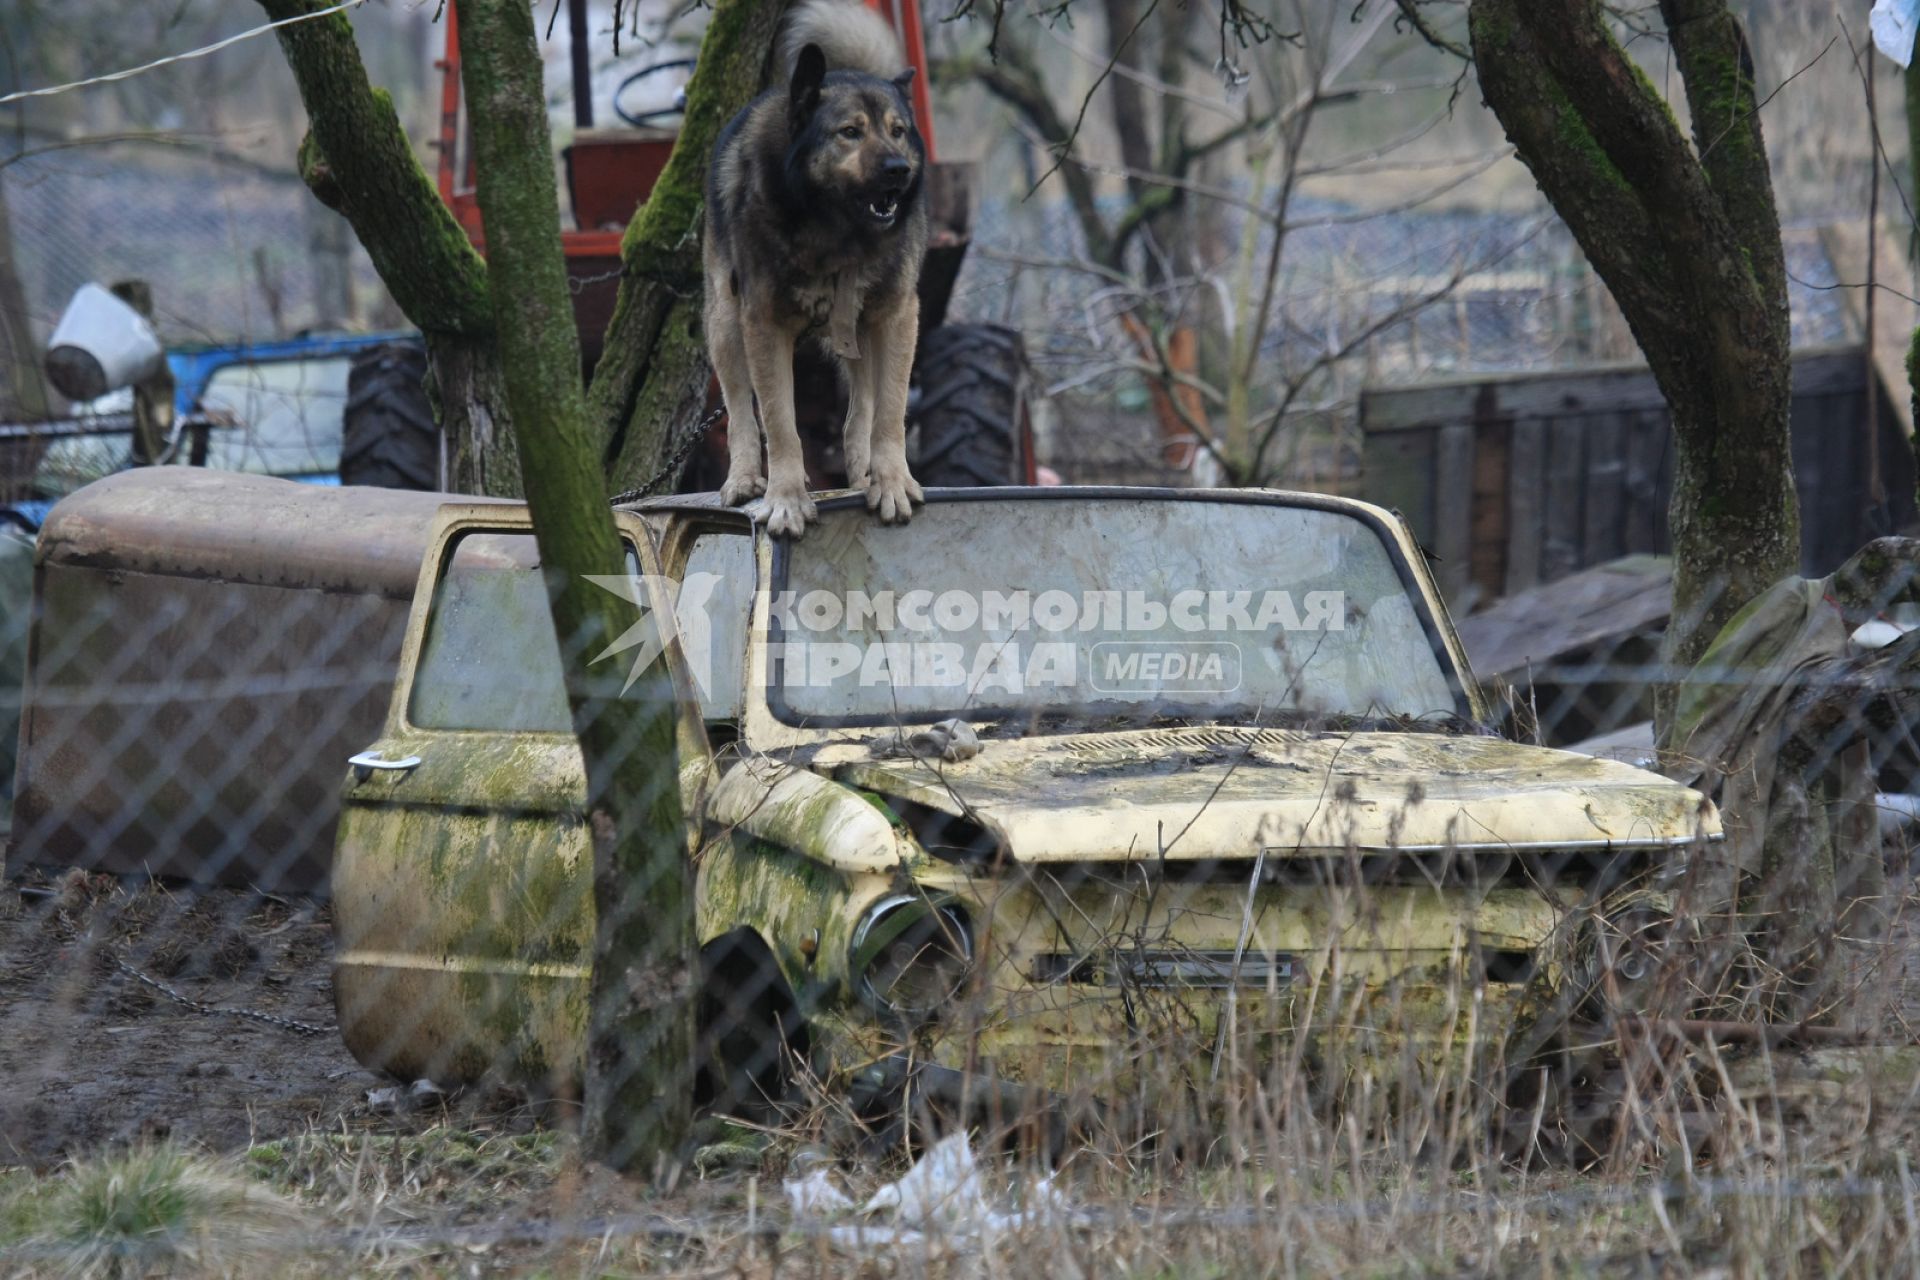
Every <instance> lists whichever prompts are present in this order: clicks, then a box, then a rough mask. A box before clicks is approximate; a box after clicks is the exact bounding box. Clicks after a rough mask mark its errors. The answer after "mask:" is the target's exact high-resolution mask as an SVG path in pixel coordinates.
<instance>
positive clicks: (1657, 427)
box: [1625, 411, 1673, 555]
mask: <svg viewBox="0 0 1920 1280" xmlns="http://www.w3.org/2000/svg"><path fill="white" fill-rule="evenodd" d="M1672 447H1673V424H1672V421H1671V420H1670V419H1669V418H1668V416H1667V415H1666V413H1664V412H1660V413H1655V412H1651V411H1644V412H1641V413H1636V414H1634V415H1633V416H1632V417H1631V418H1630V419H1629V421H1628V426H1627V474H1626V484H1625V494H1626V508H1627V509H1626V522H1625V523H1626V551H1627V553H1628V554H1629V555H1631V554H1635V553H1640V552H1661V551H1665V550H1667V549H1668V548H1667V540H1666V512H1667V503H1668V502H1669V501H1670V500H1671V498H1672V490H1671V489H1669V488H1668V486H1667V484H1666V482H1665V479H1664V477H1663V476H1662V467H1663V465H1664V464H1665V462H1666V455H1667V453H1668V452H1669V451H1670V450H1671V449H1672Z"/></svg>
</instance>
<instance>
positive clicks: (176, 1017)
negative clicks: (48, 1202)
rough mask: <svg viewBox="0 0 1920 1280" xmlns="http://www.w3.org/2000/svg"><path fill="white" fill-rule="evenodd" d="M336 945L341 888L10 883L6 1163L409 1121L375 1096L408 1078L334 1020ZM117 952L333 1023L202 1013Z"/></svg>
mask: <svg viewBox="0 0 1920 1280" xmlns="http://www.w3.org/2000/svg"><path fill="white" fill-rule="evenodd" d="M331 946H332V941H331V933H330V929H329V924H328V919H327V909H326V906H325V904H324V903H318V902H314V901H310V900H302V899H293V898H281V897H265V896H261V895H258V894H254V893H249V892H246V891H239V890H229V889H218V890H201V891H198V892H189V891H173V892H170V891H168V890H166V889H163V888H160V887H157V886H152V885H148V886H143V887H128V886H124V885H122V884H120V883H118V882H116V881H114V880H113V879H111V878H108V877H94V878H91V879H87V878H83V877H81V876H79V875H78V874H77V873H73V874H70V875H69V876H68V877H67V878H66V879H64V880H62V879H53V878H48V877H43V876H38V875H34V874H32V873H29V875H28V877H27V878H26V879H24V880H18V879H16V880H11V881H8V882H6V883H4V884H0V1079H4V1080H5V1081H6V1085H5V1087H4V1089H0V1165H7V1164H24V1165H28V1166H32V1167H36V1168H45V1167H47V1166H50V1165H52V1164H56V1163H58V1162H59V1161H60V1160H61V1159H62V1158H63V1157H65V1156H69V1155H75V1154H79V1153H81V1152H85V1151H90V1150H94V1149H97V1148H99V1147H101V1146H102V1145H113V1144H118V1143H123V1142H128V1141H137V1140H139V1139H142V1138H158V1137H165V1136H171V1137H174V1138H178V1139H182V1140H184V1141H187V1142H189V1143H192V1144H193V1145H196V1146H200V1147H203V1148H207V1149H211V1150H215V1151H233V1150H239V1149H242V1148H244V1147H246V1146H247V1145H248V1144H249V1143H250V1142H251V1141H255V1140H260V1141H264V1140H268V1139H272V1138H276V1137H282V1136H286V1135H289V1134H294V1133H299V1132H301V1131H304V1130H306V1129H309V1128H318V1129H328V1130H332V1131H333V1132H336V1133H337V1132H339V1131H340V1130H341V1128H342V1127H343V1126H345V1127H347V1128H349V1129H355V1128H366V1127H383V1128H385V1127H392V1126H393V1125H394V1124H395V1122H396V1117H394V1116H392V1115H389V1114H387V1113H386V1112H384V1111H378V1112H377V1111H376V1110H375V1109H374V1108H373V1107H372V1106H370V1105H369V1103H368V1101H367V1093H368V1091H369V1090H371V1089H376V1088H379V1087H382V1086H384V1085H386V1084H389V1083H391V1082H390V1081H387V1080H385V1079H383V1078H381V1077H379V1076H376V1075H374V1074H373V1073H371V1072H369V1071H367V1070H365V1069H364V1068H362V1067H361V1066H360V1065H359V1064H358V1063H356V1062H355V1061H354V1060H353V1057H352V1056H351V1055H350V1054H349V1053H348V1052H347V1050H346V1048H345V1046H344V1045H342V1044H341V1042H340V1038H339V1036H338V1035H337V1034H335V1033H334V1031H333V1030H332V1028H333V1024H334V1018H333V989H332V981H331V977H330V966H329V954H330V950H331ZM116 960H120V961H125V962H126V963H128V964H131V965H133V966H134V967H136V968H139V969H140V970H142V971H144V972H145V973H147V974H148V975H150V976H151V977H153V978H154V979H156V980H158V981H161V982H164V983H166V984H167V985H169V986H171V987H173V988H175V989H176V990H178V991H179V992H180V993H181V994H182V995H184V996H187V997H188V998H190V999H192V1000H196V1001H200V1002H203V1003H207V1004H212V1005H220V1006H231V1007H240V1008H246V1009H250V1010H255V1011H258V1012H261V1013H265V1014H270V1015H275V1016H278V1017H281V1018H288V1019H292V1020H294V1021H296V1022H300V1023H305V1024H308V1025H310V1026H316V1027H321V1028H325V1029H326V1030H325V1031H324V1033H322V1034H315V1035H299V1034H295V1033H294V1032H292V1031H289V1030H286V1029H283V1028H281V1027H278V1026H271V1025H265V1024H262V1023H260V1022H256V1021H249V1020H243V1019H239V1018H234V1017H229V1016H220V1015H214V1016H208V1015H205V1014H202V1013H198V1012H195V1011H194V1010H192V1009H190V1008H187V1007H184V1006H182V1005H180V1004H178V1003H176V1002H175V1001H173V1000H171V999H168V998H167V997H166V996H164V995H162V994H161V993H159V992H157V991H155V990H153V989H152V988H150V987H148V986H146V985H143V984H142V983H141V982H139V981H138V980H137V979H135V978H134V977H132V976H130V975H128V974H127V973H125V972H124V971H123V970H121V969H120V968H119V967H118V965H116V963H115V961H116ZM398 1119H400V1120H403V1121H404V1119H405V1118H404V1117H401V1118H398Z"/></svg>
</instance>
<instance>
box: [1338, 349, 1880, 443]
mask: <svg viewBox="0 0 1920 1280" xmlns="http://www.w3.org/2000/svg"><path fill="white" fill-rule="evenodd" d="M1864 361H1865V356H1864V355H1863V353H1862V352H1861V349H1860V347H1859V346H1858V345H1857V344H1856V345H1849V346H1838V347H1809V348H1803V349H1802V350H1800V351H1796V352H1795V353H1794V356H1793V382H1794V390H1795V392H1796V393H1798V392H1800V391H1823V390H1832V389H1837V388H1840V387H1846V386H1852V385H1855V384H1857V383H1858V382H1859V379H1860V374H1859V368H1858V367H1857V366H1864ZM1891 385H1893V386H1904V385H1905V377H1904V375H1902V378H1901V381H1900V382H1898V383H1894V384H1891ZM1487 387H1491V388H1492V389H1493V400H1492V401H1491V402H1490V408H1491V410H1492V411H1493V412H1494V413H1497V414H1498V415H1499V416H1501V417H1508V418H1529V417H1537V418H1550V417H1556V416H1559V415H1561V414H1564V413H1591V412H1596V411H1603V410H1604V411H1608V412H1614V413H1627V412H1636V413H1637V412H1639V411H1641V410H1643V409H1664V408H1666V404H1667V402H1666V399H1665V397H1663V396H1662V395H1661V394H1660V388H1659V386H1658V385H1657V384H1655V382H1654V381H1653V374H1652V372H1651V371H1650V370H1648V368H1647V367H1646V365H1644V364H1641V363H1639V362H1637V361H1636V362H1631V363H1619V364H1604V365H1588V366H1586V367H1584V368H1581V369H1572V370H1567V369H1562V370H1550V371H1547V372H1542V373H1512V374H1495V375H1487V374H1476V375H1473V376H1471V377H1462V378H1444V379H1438V380H1435V381H1433V382H1423V383H1420V384H1419V385H1418V386H1411V387H1368V388H1366V389H1365V390H1364V391H1362V392H1361V395H1360V426H1361V430H1362V431H1365V432H1367V433H1369V434H1372V433H1375V432H1382V433H1384V432H1393V431H1412V430H1418V429H1420V428H1423V427H1432V426H1443V425H1445V424H1447V423H1453V422H1469V421H1472V420H1473V417H1474V415H1475V413H1476V411H1484V409H1485V408H1486V407H1489V402H1487V401H1485V400H1484V396H1485V388H1487ZM1897 398H1898V397H1896V399H1897Z"/></svg>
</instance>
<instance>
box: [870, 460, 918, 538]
mask: <svg viewBox="0 0 1920 1280" xmlns="http://www.w3.org/2000/svg"><path fill="white" fill-rule="evenodd" d="M926 500H927V496H926V494H925V493H923V492H922V491H921V489H920V482H919V481H917V480H915V479H914V478H913V476H912V475H911V474H910V473H909V472H908V471H907V464H906V463H905V462H904V461H901V462H894V463H888V462H882V461H880V460H879V459H877V458H876V459H875V460H874V463H873V474H872V476H871V478H870V479H869V480H868V481H867V510H869V511H873V512H877V513H878V514H879V516H880V523H881V524H905V523H906V522H907V521H909V520H911V519H913V504H914V503H916V502H925V501H926Z"/></svg>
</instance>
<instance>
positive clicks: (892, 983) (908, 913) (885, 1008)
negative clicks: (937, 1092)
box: [850, 893, 973, 1024]
mask: <svg viewBox="0 0 1920 1280" xmlns="http://www.w3.org/2000/svg"><path fill="white" fill-rule="evenodd" d="M972 923H973V922H972V921H971V920H970V919H969V918H968V916H967V911H966V908H965V907H963V906H961V905H960V904H959V903H958V902H955V901H954V900H953V899H951V898H927V897H921V896H919V895H916V894H905V893H903V894H896V895H894V896H893V897H888V898H882V899H881V900H880V901H878V902H876V903H874V904H873V905H872V906H871V907H869V908H867V913H866V914H865V915H864V916H862V917H860V923H859V924H858V925H857V926H855V928H854V931H853V963H852V965H851V966H850V972H851V973H852V974H853V982H854V989H855V991H856V992H857V993H858V995H859V996H860V998H861V1000H863V1001H865V1002H866V1003H867V1005H869V1006H870V1007H871V1008H873V1009H874V1011H875V1012H878V1013H882V1014H891V1015H894V1016H897V1017H900V1018H904V1019H905V1020H906V1021H908V1022H909V1023H913V1024H918V1023H922V1022H927V1021H930V1020H932V1019H933V1018H935V1017H937V1016H938V1015H939V1013H940V1011H941V1009H943V1008H944V1007H945V1006H946V1005H947V1004H948V1003H949V1002H951V1001H952V1000H953V998H954V997H955V996H957V995H959V994H960V990H961V988H962V987H963V986H964V985H965V983H966V980H967V974H968V973H969V972H971V971H972V969H973V929H972Z"/></svg>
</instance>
